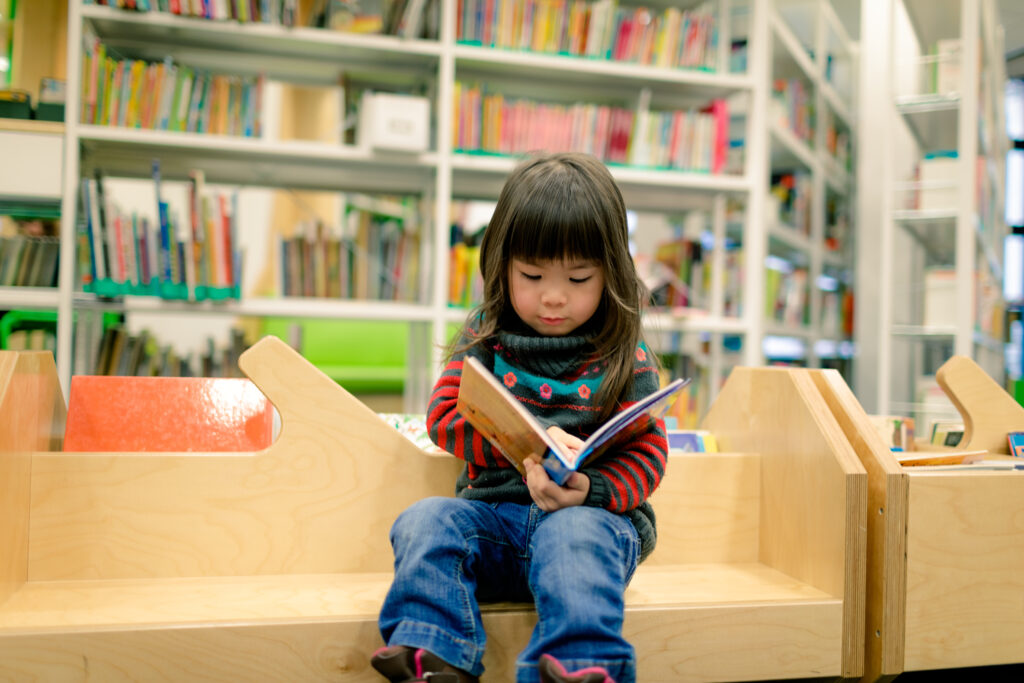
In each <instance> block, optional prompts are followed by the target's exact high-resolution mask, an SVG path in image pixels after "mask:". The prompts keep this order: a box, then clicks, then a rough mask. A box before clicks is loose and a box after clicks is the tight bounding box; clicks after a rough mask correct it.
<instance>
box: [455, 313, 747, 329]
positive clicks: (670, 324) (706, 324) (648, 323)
mask: <svg viewBox="0 0 1024 683" xmlns="http://www.w3.org/2000/svg"><path fill="white" fill-rule="evenodd" d="M467 315H469V310H468V309H465V308H449V309H447V310H446V312H445V314H444V318H445V320H446V321H448V322H450V323H461V322H463V321H464V320H465V319H466V316H467ZM643 322H644V328H645V329H646V331H647V332H649V333H654V334H656V333H659V332H717V333H721V334H745V333H746V324H745V323H744V321H743V319H741V318H732V317H723V316H712V315H710V314H709V313H708V312H707V311H705V310H703V309H696V308H674V309H671V310H666V309H653V310H649V311H646V312H645V313H644V317H643Z"/></svg>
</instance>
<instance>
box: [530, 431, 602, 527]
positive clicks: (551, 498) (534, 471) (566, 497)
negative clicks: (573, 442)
mask: <svg viewBox="0 0 1024 683" xmlns="http://www.w3.org/2000/svg"><path fill="white" fill-rule="evenodd" d="M566 436H569V435H568V434H566ZM523 466H524V467H525V469H526V486H527V487H528V488H529V489H530V497H531V498H533V502H534V503H536V504H537V507H539V508H540V509H541V510H543V511H544V512H554V511H555V510H561V509H562V508H567V507H572V506H574V505H583V501H585V500H586V499H587V494H588V493H590V477H588V476H587V475H585V474H582V473H580V472H573V473H572V476H570V477H569V480H568V481H566V482H565V486H559V485H558V484H556V483H555V482H553V481H551V477H549V476H548V473H547V472H546V471H544V466H543V465H541V464H540V463H539V462H536V461H534V460H530V459H527V460H526V461H524V462H523Z"/></svg>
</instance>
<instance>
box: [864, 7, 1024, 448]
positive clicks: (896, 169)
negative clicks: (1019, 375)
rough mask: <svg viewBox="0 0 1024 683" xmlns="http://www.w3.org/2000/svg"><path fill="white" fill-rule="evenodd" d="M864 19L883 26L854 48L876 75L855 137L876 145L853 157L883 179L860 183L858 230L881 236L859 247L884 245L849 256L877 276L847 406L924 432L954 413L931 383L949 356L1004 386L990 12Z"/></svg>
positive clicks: (997, 67)
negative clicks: (862, 355) (866, 55)
mask: <svg viewBox="0 0 1024 683" xmlns="http://www.w3.org/2000/svg"><path fill="white" fill-rule="evenodd" d="M866 11H867V12H874V13H877V14H876V15H874V17H873V18H872V19H869V18H868V17H867V15H866V16H865V21H869V20H870V21H872V23H874V22H875V21H877V20H879V19H881V18H883V17H884V18H885V19H886V23H887V26H888V28H887V29H886V31H883V32H881V33H879V34H878V35H873V36H872V37H871V41H872V45H871V46H870V47H868V46H865V49H870V50H872V51H873V52H874V53H875V54H873V56H872V59H873V60H875V61H876V64H875V65H874V67H873V71H874V72H875V73H878V74H879V75H880V78H879V79H878V82H876V83H875V85H874V87H873V88H872V89H871V91H870V92H869V91H867V90H865V91H864V92H865V97H866V98H867V99H866V100H865V111H867V109H868V108H871V109H872V110H873V111H872V112H871V113H866V117H875V120H873V121H867V120H865V126H870V127H871V129H872V130H878V131H879V134H878V135H877V136H876V138H875V139H874V140H873V141H872V143H871V144H864V145H862V147H861V164H862V168H864V167H868V166H873V167H875V168H877V169H880V170H881V172H880V173H875V177H874V178H869V177H865V176H861V177H860V178H859V179H858V180H859V184H861V186H862V189H863V191H864V197H865V200H866V201H865V202H863V203H862V204H861V205H860V209H861V223H862V225H864V224H872V225H876V226H878V227H877V228H876V229H875V232H876V233H877V234H876V235H875V237H872V238H869V240H870V243H877V244H878V245H881V247H880V249H879V251H878V252H874V249H869V248H868V245H864V247H863V248H862V249H861V250H860V251H859V253H858V258H859V259H862V260H868V261H870V262H873V263H874V264H876V265H875V273H876V275H875V282H872V283H871V285H870V286H871V287H872V288H877V291H875V292H872V294H871V295H870V299H869V300H877V301H878V306H877V307H876V308H875V310H874V311H869V310H863V313H862V315H863V316H864V317H863V318H862V320H858V345H859V346H861V347H862V348H863V349H864V350H865V351H866V352H867V353H868V354H870V355H872V356H876V357H877V364H872V366H871V371H870V372H865V373H863V374H860V375H858V377H857V386H858V387H859V391H858V394H859V395H861V396H862V400H864V401H865V404H866V405H868V406H869V409H870V410H872V411H873V412H877V413H882V414H890V413H892V414H901V415H909V416H912V417H914V418H915V420H916V421H917V423H918V425H919V427H918V428H919V429H921V430H927V429H928V426H929V423H930V422H932V421H933V420H935V419H940V418H948V417H952V418H956V415H957V413H956V411H955V409H954V408H953V406H952V405H951V404H950V403H949V402H948V400H946V399H945V397H944V395H943V394H942V392H941V390H939V388H938V387H937V385H936V384H935V380H934V376H935V372H936V371H937V370H938V367H939V366H940V365H941V364H942V363H943V362H944V361H945V360H947V359H948V358H949V357H950V356H951V355H953V354H960V355H965V356H968V357H970V358H972V359H974V360H975V361H976V362H977V363H978V364H979V365H980V366H981V367H982V368H983V369H984V370H985V371H986V372H987V373H988V374H989V375H991V376H992V377H994V378H996V379H997V381H1002V379H1003V363H1004V343H1003V338H1004V332H1003V324H1004V309H1005V306H1004V302H1003V295H1002V280H1003V275H1002V240H1003V237H1004V236H1005V235H1006V233H1007V228H1006V225H1005V222H1004V216H1003V209H1002V206H1003V195H1004V173H1005V170H1004V168H1005V156H1006V150H1007V146H1008V143H1007V139H1006V135H1005V124H1004V120H1003V101H1002V97H1003V82H1004V80H1005V58H1004V55H1003V47H1002V46H1003V37H1002V28H1001V27H1000V25H999V21H998V8H997V5H996V2H994V1H992V0H943V1H942V2H938V3H932V2H920V1H918V0H893V1H892V2H880V3H875V4H874V5H872V6H871V7H870V8H867V10H866ZM879 126H881V127H880V128H879ZM876 238H877V242H875V239H876ZM872 252H874V254H875V255H874V256H871V255H869V254H870V253H872ZM862 267H863V268H865V269H866V268H867V267H868V266H867V264H863V266H862ZM866 296H867V295H866ZM862 321H863V326H861V322H862Z"/></svg>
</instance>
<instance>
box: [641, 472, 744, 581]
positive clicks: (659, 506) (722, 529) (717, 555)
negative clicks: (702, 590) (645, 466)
mask: <svg viewBox="0 0 1024 683" xmlns="http://www.w3.org/2000/svg"><path fill="white" fill-rule="evenodd" d="M650 500H651V505H652V506H653V507H654V511H655V513H656V514H657V518H658V545H657V547H656V548H655V549H654V552H653V553H652V554H651V556H650V557H649V558H648V559H647V564H655V565H656V564H679V563H683V562H756V561H757V549H758V531H759V519H760V500H761V462H760V456H759V455H757V454H756V453H681V452H672V453H670V454H669V458H668V466H667V468H666V470H665V477H664V478H663V479H662V482H661V485H660V486H659V487H658V489H657V490H656V491H655V492H654V494H653V495H652V496H651V498H650Z"/></svg>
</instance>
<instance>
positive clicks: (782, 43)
mask: <svg viewBox="0 0 1024 683" xmlns="http://www.w3.org/2000/svg"><path fill="white" fill-rule="evenodd" d="M770 35H771V40H770V41H768V49H769V58H768V63H770V64H771V65H772V70H771V74H770V78H771V80H772V82H773V83H774V82H775V81H776V80H788V81H793V82H797V83H799V84H801V87H802V88H803V91H804V93H805V96H806V98H807V106H808V107H809V108H810V111H809V113H808V116H809V117H810V118H811V120H810V124H809V126H808V128H807V130H806V131H805V132H804V134H803V136H801V135H798V134H797V132H796V131H795V127H796V126H795V125H793V123H794V122H793V121H792V120H791V119H792V118H793V114H794V112H793V111H790V110H787V109H785V108H784V107H783V106H782V105H781V103H779V102H775V103H773V106H772V108H771V109H770V111H769V114H768V118H767V120H766V123H767V132H768V139H769V144H770V155H769V164H770V167H769V170H768V174H769V176H770V175H771V174H775V173H780V172H795V173H798V174H804V175H805V176H806V177H807V178H809V183H808V184H809V187H808V188H807V189H809V194H810V206H809V209H808V213H807V223H806V225H804V226H803V227H802V229H801V227H799V226H797V225H793V224H791V223H789V222H787V221H785V220H784V219H783V218H782V217H781V216H780V215H779V212H778V211H776V210H774V204H773V203H769V206H768V211H767V213H766V216H767V232H768V255H769V257H772V258H775V259H779V260H781V262H782V263H783V264H789V265H790V266H792V267H793V268H795V269H798V270H801V271H802V272H803V273H804V276H805V277H806V286H807V288H808V295H807V309H808V310H807V312H806V314H803V315H802V318H803V320H802V321H801V322H800V323H799V324H794V323H793V322H792V321H790V322H789V323H788V324H787V323H783V322H781V321H776V320H773V319H771V316H770V315H769V314H768V312H767V311H766V312H765V316H766V317H767V318H769V320H768V322H767V324H766V329H765V332H766V334H767V335H768V341H769V343H768V344H766V355H767V356H768V359H769V360H772V359H773V356H775V357H777V358H778V359H780V360H790V361H796V362H797V363H799V364H803V365H807V366H810V367H822V366H829V367H839V368H841V369H844V370H845V369H848V363H849V362H850V360H851V358H852V356H853V348H852V344H851V343H850V342H851V339H850V336H849V335H848V334H847V333H845V332H843V331H842V329H841V328H839V326H838V325H837V324H836V320H837V319H838V318H839V317H841V314H840V313H839V312H838V311H837V310H836V307H838V306H841V303H840V301H839V300H838V299H839V296H840V295H839V294H834V295H833V296H832V297H831V298H832V299H833V300H832V301H828V299H829V297H828V296H827V294H826V290H827V289H828V288H832V287H837V286H839V287H841V288H844V289H853V287H854V278H853V272H852V268H853V266H852V255H853V246H852V243H853V239H854V237H855V234H856V230H855V229H854V221H853V215H854V214H853V205H854V201H855V200H854V186H853V177H852V174H851V170H850V163H851V162H850V160H851V159H852V158H853V149H854V145H855V144H856V134H857V130H858V122H857V120H856V117H855V116H854V112H855V111H856V110H857V105H856V95H857V74H858V72H859V66H858V64H859V46H858V44H857V43H856V42H855V41H854V40H853V38H852V37H851V36H850V34H849V33H848V31H847V29H846V27H845V26H844V24H843V22H842V21H841V20H840V18H839V16H838V15H837V13H836V8H835V6H834V5H833V3H832V2H830V1H829V0H777V1H776V2H775V7H774V11H773V14H772V17H771V20H770ZM837 133H838V134H840V135H842V136H843V137H845V139H846V141H845V144H844V143H843V142H839V143H838V145H836V144H835V143H834V142H833V140H834V138H833V137H832V135H836V134H837ZM832 147H835V148H836V149H835V150H833V149H832ZM837 154H838V156H837ZM829 199H831V201H832V202H833V203H835V204H836V205H837V206H838V207H839V208H838V212H837V215H839V216H841V217H842V218H843V220H845V221H846V224H847V229H846V234H845V235H842V239H841V241H840V242H839V243H838V244H828V235H829V232H830V230H831V229H832V228H834V227H835V226H834V225H829V220H830V218H831V219H832V220H833V221H834V220H835V216H830V214H829V211H828V200H829ZM829 307H831V310H829V311H828V312H826V309H827V308H829ZM837 328H838V329H837ZM774 348H779V349H780V351H778V352H773V351H772V349H774ZM788 354H792V355H788Z"/></svg>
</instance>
